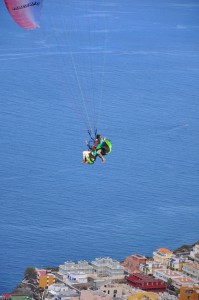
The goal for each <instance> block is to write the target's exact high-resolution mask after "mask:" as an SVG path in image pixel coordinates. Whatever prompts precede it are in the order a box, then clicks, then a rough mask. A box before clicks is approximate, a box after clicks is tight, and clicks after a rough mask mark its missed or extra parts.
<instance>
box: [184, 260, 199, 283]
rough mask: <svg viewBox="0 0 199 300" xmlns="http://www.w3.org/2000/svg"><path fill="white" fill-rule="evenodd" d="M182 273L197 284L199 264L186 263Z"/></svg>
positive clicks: (198, 280)
mask: <svg viewBox="0 0 199 300" xmlns="http://www.w3.org/2000/svg"><path fill="white" fill-rule="evenodd" d="M182 271H183V273H184V274H186V275H188V276H190V277H191V278H192V279H193V280H195V281H196V282H199V264H198V263H196V262H194V263H192V262H186V263H185V264H184V265H183V267H182Z"/></svg>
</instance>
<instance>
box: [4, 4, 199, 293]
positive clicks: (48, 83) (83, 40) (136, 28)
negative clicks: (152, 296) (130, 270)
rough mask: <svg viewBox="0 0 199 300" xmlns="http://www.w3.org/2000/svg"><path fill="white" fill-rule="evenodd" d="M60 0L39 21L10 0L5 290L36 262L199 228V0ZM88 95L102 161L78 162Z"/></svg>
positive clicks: (120, 249)
mask: <svg viewBox="0 0 199 300" xmlns="http://www.w3.org/2000/svg"><path fill="white" fill-rule="evenodd" d="M54 2H55V1H50V0H48V1H46V2H45V3H44V7H43V13H42V27H41V29H40V30H36V31H25V30H23V29H22V28H20V27H18V26H17V25H15V24H14V22H13V21H12V19H11V18H10V16H9V15H8V13H7V11H6V8H5V6H4V5H3V3H2V2H1V3H0V104H1V109H0V209H1V218H0V225H1V227H0V228H1V229H0V266H1V267H0V293H5V292H10V291H12V290H13V289H14V287H15V286H16V285H17V283H19V282H20V280H21V279H22V277H23V272H24V270H25V268H26V267H28V266H35V267H38V268H40V267H42V266H57V265H60V264H62V263H63V262H64V261H66V260H75V261H77V260H81V259H86V260H89V261H90V260H92V259H94V258H95V257H103V256H110V257H112V258H116V259H118V260H122V259H124V258H125V256H127V255H131V254H133V253H140V254H143V255H152V252H153V251H154V250H155V249H156V248H158V247H168V248H169V249H171V250H172V249H174V248H176V247H178V246H180V245H182V244H186V243H187V244H193V243H194V242H195V241H197V240H198V236H199V235H198V233H199V218H198V214H199V204H198V201H199V200H198V199H199V184H198V183H199V159H198V153H199V139H198V132H199V104H198V95H199V93H198V82H199V19H198V15H199V4H198V2H197V1H194V0H193V1H192V0H191V1H188V0H183V1H182V0H171V1H169V2H165V1H159V0H152V1H147V0H143V1H141V2H140V1H138V0H133V1H132V0H125V1H121V0H112V1H108V2H107V1H100V3H99V1H97V0H96V1H94V0H93V1H82V2H80V1H71V3H70V4H67V5H66V2H65V6H64V1H60V2H59V1H57V4H55V3H54ZM58 2H59V3H58ZM149 2H150V3H149ZM64 8H67V10H64ZM63 14H64V18H63ZM93 24H94V25H93ZM71 28H74V31H73V30H72V29H71ZM73 60H74V61H73ZM91 78H92V80H91ZM77 79H78V80H77ZM80 88H81V89H82V90H80ZM82 95H84V97H83V98H82ZM99 95H100V96H99ZM93 99H94V100H95V101H94V100H93ZM93 103H95V104H96V106H95V107H94V106H92V105H93ZM85 106H86V107H87V113H88V116H89V121H91V122H93V121H98V130H99V131H100V133H102V134H103V135H105V136H106V137H109V138H110V139H111V141H112V143H113V151H112V153H111V154H110V155H109V156H107V161H106V163H105V164H104V165H102V164H101V162H100V160H97V161H96V163H95V165H93V166H87V165H85V166H84V165H82V164H81V160H82V158H81V152H82V150H84V148H85V145H84V140H85V139H86V138H87V133H86V130H85V127H84V122H83V119H84V117H85V118H87V113H86V112H85ZM79 112H80V114H79ZM98 117H99V118H98ZM92 118H93V119H92Z"/></svg>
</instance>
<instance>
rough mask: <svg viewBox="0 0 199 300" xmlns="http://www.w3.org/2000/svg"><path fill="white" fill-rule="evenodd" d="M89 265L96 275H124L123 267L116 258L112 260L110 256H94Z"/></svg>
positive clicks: (116, 276) (120, 276)
mask: <svg viewBox="0 0 199 300" xmlns="http://www.w3.org/2000/svg"><path fill="white" fill-rule="evenodd" d="M91 265H92V267H93V272H94V274H96V275H97V276H98V277H113V278H123V277H124V267H123V266H122V265H121V264H120V263H119V262H118V261H117V260H113V259H112V258H110V257H105V258H96V259H95V260H94V261H92V262H91Z"/></svg>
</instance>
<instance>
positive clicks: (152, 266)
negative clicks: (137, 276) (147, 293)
mask: <svg viewBox="0 0 199 300" xmlns="http://www.w3.org/2000/svg"><path fill="white" fill-rule="evenodd" d="M139 269H140V272H143V273H145V274H148V275H149V274H150V275H153V274H154V271H155V270H161V269H165V266H164V265H162V264H160V263H157V262H155V261H153V260H147V261H146V263H145V264H140V267H139Z"/></svg>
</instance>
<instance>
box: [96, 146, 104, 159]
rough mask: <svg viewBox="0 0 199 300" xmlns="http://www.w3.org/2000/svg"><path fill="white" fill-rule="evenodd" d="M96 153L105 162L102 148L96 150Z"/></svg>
mask: <svg viewBox="0 0 199 300" xmlns="http://www.w3.org/2000/svg"><path fill="white" fill-rule="evenodd" d="M97 155H98V156H99V157H100V158H101V160H102V162H105V158H104V157H103V155H102V149H99V150H97Z"/></svg>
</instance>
